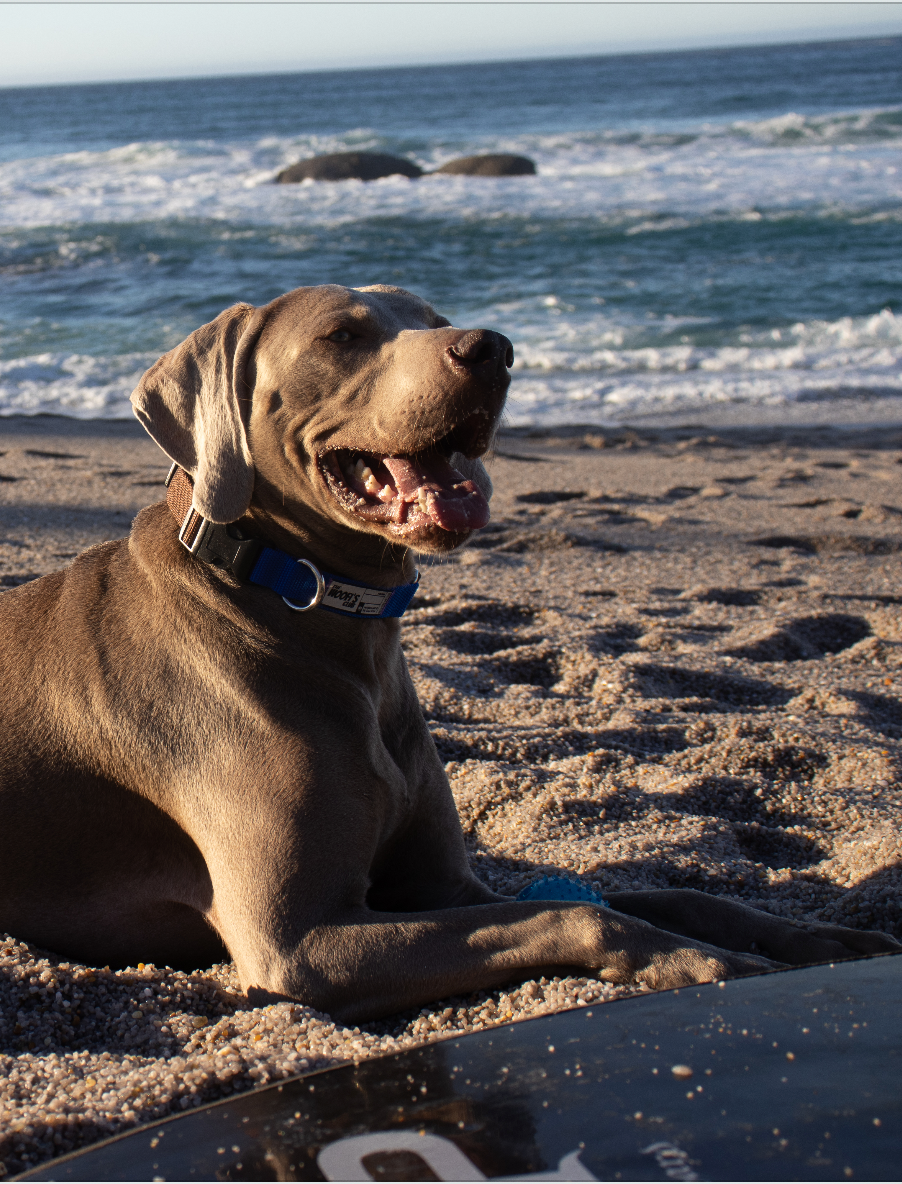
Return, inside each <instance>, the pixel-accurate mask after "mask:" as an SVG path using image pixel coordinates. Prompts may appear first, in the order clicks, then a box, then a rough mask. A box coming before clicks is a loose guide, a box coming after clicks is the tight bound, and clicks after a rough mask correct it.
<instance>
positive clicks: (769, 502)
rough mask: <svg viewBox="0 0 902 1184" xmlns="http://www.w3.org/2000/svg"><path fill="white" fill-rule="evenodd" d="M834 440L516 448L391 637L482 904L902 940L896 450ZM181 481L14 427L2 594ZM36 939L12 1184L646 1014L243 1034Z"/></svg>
mask: <svg viewBox="0 0 902 1184" xmlns="http://www.w3.org/2000/svg"><path fill="white" fill-rule="evenodd" d="M839 410H840V409H838V408H834V415H833V420H832V423H831V422H821V423H819V422H816V421H814V420H812V418H811V417H810V416H809V417H808V418H807V419H805V417H804V416H803V415H802V413H801V412H799V411H798V410H796V412H795V413H794V416H793V419H792V420H791V421H787V420H786V419H785V417H784V422H783V423H782V424H780V425H778V426H774V425H773V423H771V422H767V421H766V416H764V415H763V414H762V415H761V416H760V417H759V418H760V420H761V422H757V423H748V422H746V423H745V424H744V425H737V424H736V423H735V422H730V418H729V416H721V417H719V419H718V420H717V421H715V420H713V419H712V418H710V417H709V418H708V419H707V420H706V422H705V423H704V424H695V425H686V424H682V425H680V424H678V423H667V422H666V421H662V422H661V423H658V424H642V425H640V426H638V427H633V428H629V429H627V428H617V429H611V430H607V429H599V428H585V429H580V428H572V429H570V428H568V429H556V430H554V431H545V432H537V431H527V430H522V431H513V430H511V431H508V432H506V433H503V434H502V435H501V437H500V438H499V441H498V445H497V450H496V453H495V455H494V457H493V458H492V460H491V462H490V466H489V467H490V472H491V474H492V478H493V480H494V482H495V489H496V494H495V498H494V501H493V519H492V522H491V524H490V525H489V526H488V527H487V528H486V529H485V530H484V531H482V532H481V533H480V534H479V536H478V537H476V538H474V539H473V540H472V542H471V543H470V545H469V546H468V547H467V548H466V549H465V550H464V551H463V552H461V553H460V554H459V555H457V556H456V557H455V558H454V560H453V561H452V562H448V563H444V564H440V565H432V566H424V568H423V572H422V592H421V594H420V595H419V596H418V597H417V598H416V600H415V601H414V603H413V606H412V608H411V610H410V611H409V613H408V614H407V617H406V618H405V623H404V639H405V649H406V652H407V655H408V659H409V662H410V666H411V670H412V673H413V677H414V680H415V683H416V686H417V689H418V692H419V696H420V700H421V703H422V705H423V709H424V711H425V713H426V716H427V718H428V720H429V723H430V727H431V729H432V732H433V736H434V738H435V742H436V744H437V746H438V748H439V751H440V753H441V755H442V757H443V759H444V760H445V761H446V767H447V771H448V775H449V778H450V780H451V784H452V787H453V789H454V793H455V796H456V799H457V803H458V807H459V810H460V814H461V818H462V820H463V825H464V828H465V832H466V835H467V840H468V844H469V848H470V852H471V857H472V861H473V865H474V867H475V868H476V870H477V871H478V873H479V875H481V876H482V877H483V878H484V879H485V880H486V881H487V882H488V883H490V884H491V885H492V886H493V887H494V888H496V889H497V890H499V891H501V892H510V893H516V892H518V891H519V890H520V889H521V888H523V887H524V886H525V885H526V884H528V883H530V882H531V881H533V880H534V879H537V878H539V877H541V876H543V875H546V874H566V875H571V876H574V877H579V878H581V879H582V880H583V881H584V882H585V883H586V884H589V885H591V886H593V887H595V888H597V889H600V890H601V891H604V890H606V889H607V890H613V889H616V888H628V887H693V888H699V889H702V890H705V891H709V892H713V893H718V894H723V895H728V896H731V897H734V898H736V899H740V900H743V901H746V902H747V903H750V904H753V905H756V906H758V907H760V908H764V909H768V910H770V911H771V912H774V913H779V914H781V915H784V916H787V917H793V918H797V919H801V920H805V919H810V920H831V921H835V922H838V923H841V924H844V925H850V926H854V927H859V928H879V929H884V930H886V931H888V932H891V933H894V934H895V935H896V936H897V937H902V912H900V908H899V890H900V880H902V874H900V869H902V840H900V837H899V829H898V813H899V805H900V797H902V794H900V788H899V780H900V779H899V765H900V755H902V747H900V737H902V698H900V693H902V621H900V605H902V581H900V559H902V530H900V527H902V422H900V423H896V422H894V421H893V420H891V419H889V418H888V417H886V418H884V421H883V422H879V423H874V424H873V425H872V426H870V427H860V426H856V425H855V423H854V421H853V422H849V423H848V424H843V423H842V422H841V423H840V426H835V425H836V421H837V420H839V421H842V420H843V419H845V418H846V417H845V416H844V415H842V414H840V413H839ZM825 418H826V413H825ZM849 418H850V419H851V418H852V417H851V416H850V417H849ZM167 467H168V464H167V462H166V460H165V458H164V457H163V456H162V454H161V453H160V452H159V451H158V450H157V449H156V447H155V446H154V445H153V444H152V442H151V441H150V440H148V439H147V437H146V436H145V435H144V433H143V432H142V430H141V429H140V428H139V427H138V426H137V425H136V424H132V423H129V422H125V421H105V422H101V421H75V420H65V419H59V418H50V417H46V418H36V419H32V420H29V419H21V418H18V419H17V418H10V419H4V420H0V586H2V587H5V588H9V587H12V586H15V585H17V584H20V583H22V582H23V581H25V580H30V579H33V578H35V577H38V576H40V575H43V574H45V573H47V572H50V571H54V570H56V569H57V568H59V567H62V566H64V565H65V564H66V563H67V562H68V561H69V560H70V559H71V558H72V557H73V556H74V555H75V554H77V553H78V552H79V551H81V550H82V549H84V548H85V547H87V546H90V545H92V544H95V543H98V542H102V541H103V540H105V539H111V538H117V537H120V536H122V535H124V534H125V533H126V532H127V530H128V528H129V523H130V521H131V518H132V517H133V515H134V513H135V512H136V511H137V510H138V509H139V508H141V507H142V506H144V505H147V504H149V503H151V502H153V501H157V500H161V497H162V481H163V477H164V475H165V473H166V469H167ZM27 936H28V935H27V934H10V935H7V936H6V938H5V939H4V940H3V941H2V942H0V1176H2V1175H4V1174H8V1175H14V1174H15V1173H17V1172H20V1171H22V1170H24V1169H25V1168H27V1167H29V1166H34V1165H35V1164H37V1163H39V1162H42V1161H45V1160H46V1159H48V1158H50V1157H52V1156H54V1155H58V1154H61V1153H63V1152H65V1151H69V1150H72V1149H74V1148H76V1147H80V1146H84V1145H86V1144H88V1143H90V1142H92V1141H96V1140H98V1139H101V1138H104V1137H107V1136H108V1135H110V1134H113V1133H116V1132H119V1131H123V1130H126V1129H128V1128H130V1127H132V1126H135V1125H137V1124H140V1123H145V1122H150V1121H153V1120H155V1119H159V1118H161V1117H163V1116H165V1115H170V1114H173V1113H180V1112H182V1111H183V1110H185V1109H187V1108H188V1107H192V1106H195V1105H198V1104H200V1103H202V1102H205V1101H211V1100H213V1099H216V1098H219V1097H223V1096H226V1095H228V1094H230V1093H232V1092H234V1091H238V1090H244V1089H247V1088H250V1087H252V1086H253V1085H255V1084H259V1083H263V1082H267V1081H272V1080H275V1079H278V1078H279V1077H281V1076H286V1075H289V1074H293V1073H298V1072H303V1071H306V1070H309V1069H312V1068H321V1067H325V1066H327V1065H330V1064H337V1063H340V1062H342V1061H345V1060H348V1059H353V1058H362V1057H368V1056H374V1055H379V1054H382V1053H387V1052H393V1051H396V1050H398V1049H401V1048H408V1047H411V1046H412V1045H414V1044H417V1043H422V1042H424V1041H428V1040H432V1039H438V1038H441V1037H444V1036H447V1035H450V1034H452V1033H457V1032H462V1031H470V1030H474V1029H479V1028H482V1027H485V1026H489V1025H491V1024H494V1023H498V1022H501V1021H508V1022H509V1021H510V1020H511V1019H518V1018H527V1017H529V1016H531V1015H536V1014H538V1013H540V1012H544V1011H549V1010H557V1009H561V1008H565V1007H573V1006H579V1005H584V1004H586V1003H588V1002H597V1001H604V1000H607V999H612V998H617V997H622V996H623V995H624V994H629V993H631V992H634V991H637V990H640V989H642V988H640V987H619V988H614V987H610V986H606V985H604V984H601V983H599V982H598V981H597V980H593V979H587V978H566V979H554V980H545V979H542V980H538V981H532V982H528V983H519V982H517V983H511V984H509V985H508V986H507V987H506V988H505V989H503V990H499V991H495V992H492V993H488V994H486V993H480V994H478V995H474V996H468V997H466V998H453V999H443V1000H438V1001H436V1003H435V1004H434V1006H432V1007H430V1008H426V1009H424V1010H423V1011H422V1012H419V1013H416V1014H412V1013H408V1014H405V1015H399V1016H397V1017H393V1018H392V1019H390V1020H386V1021H381V1022H379V1023H374V1024H370V1025H365V1026H363V1027H360V1028H353V1029H347V1028H343V1027H341V1026H340V1025H335V1024H333V1023H332V1022H331V1021H330V1019H329V1017H328V1016H323V1015H321V1014H319V1013H316V1012H314V1011H311V1010H310V1009H309V1008H306V1007H303V1006H301V1005H294V1006H292V1005H289V1004H280V1005H278V1006H274V1007H270V1008H264V1009H250V1008H248V1007H247V1005H246V1002H245V1001H244V1000H243V999H242V997H241V995H240V992H239V988H238V984H237V981H236V980H235V977H234V974H233V970H232V968H231V967H230V966H227V965H224V966H218V967H212V968H210V967H198V968H197V971H196V973H192V974H185V973H181V972H179V973H175V972H172V971H169V970H166V969H161V968H156V967H153V966H144V965H142V966H138V967H134V968H130V969H128V970H125V971H119V972H112V971H109V970H107V969H104V968H98V967H87V966H83V965H80V964H76V963H69V962H66V961H60V959H59V957H57V956H55V955H54V954H53V953H50V952H47V951H43V950H39V949H36V948H34V947H32V946H29V945H28V944H27V943H26V942H25V939H26V938H27Z"/></svg>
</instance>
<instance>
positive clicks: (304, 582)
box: [247, 546, 419, 617]
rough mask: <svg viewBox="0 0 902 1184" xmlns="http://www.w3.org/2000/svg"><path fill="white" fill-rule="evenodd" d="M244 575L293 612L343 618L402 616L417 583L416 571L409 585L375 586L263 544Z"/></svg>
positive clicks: (411, 598)
mask: <svg viewBox="0 0 902 1184" xmlns="http://www.w3.org/2000/svg"><path fill="white" fill-rule="evenodd" d="M247 578H248V580H249V581H250V583H252V584H260V585H262V586H263V587H264V588H271V589H272V590H273V592H278V594H279V595H280V596H281V597H282V599H283V600H284V601H285V603H286V604H287V605H288V607H289V608H292V609H294V610H295V611H296V612H306V611H307V609H310V608H322V609H325V610H326V612H329V613H341V614H342V616H346V617H402V616H403V615H404V611H405V609H406V608H407V606H408V605H409V604H410V602H411V600H413V597H414V593H415V592H416V590H417V587H418V586H419V572H418V573H417V579H416V580H415V581H414V583H412V584H400V585H398V586H397V587H395V588H376V587H374V586H373V585H372V584H362V583H361V582H360V581H359V580H349V579H348V578H347V576H333V575H332V574H331V573H330V572H327V571H320V570H319V568H318V567H317V566H316V564H314V563H311V562H310V560H309V559H294V558H292V556H291V555H288V554H286V552H285V551H277V550H276V549H275V547H266V546H264V547H262V548H261V550H260V555H259V557H258V559H257V562H256V563H255V564H254V567H253V570H252V571H251V573H250V575H249V576H248V577H247ZM295 601H300V602H301V603H300V604H296V603H294V602H295Z"/></svg>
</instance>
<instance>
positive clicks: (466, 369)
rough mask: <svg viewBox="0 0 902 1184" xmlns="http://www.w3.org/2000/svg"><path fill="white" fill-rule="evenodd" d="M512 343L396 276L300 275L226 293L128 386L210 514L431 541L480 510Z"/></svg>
mask: <svg viewBox="0 0 902 1184" xmlns="http://www.w3.org/2000/svg"><path fill="white" fill-rule="evenodd" d="M512 361H513V349H512V347H511V344H510V342H509V341H508V340H507V338H506V337H502V336H501V334H500V333H495V332H492V331H491V330H486V329H471V330H463V329H455V328H452V326H451V325H450V324H449V322H448V321H447V320H445V318H444V317H440V316H438V315H437V314H436V313H435V311H434V310H433V309H432V308H431V307H430V306H429V305H428V304H427V303H426V302H425V301H423V300H420V299H419V298H418V297H416V296H413V295H412V294H411V293H409V292H405V291H403V290H402V289H400V288H390V287H383V286H381V285H380V286H377V287H372V288H360V289H352V288H342V287H338V286H335V285H326V286H323V287H317V288H298V289H297V290H296V291H294V292H289V293H288V294H287V295H285V296H281V297H279V298H278V299H277V300H274V301H273V302H272V304H269V305H266V306H265V307H264V308H260V309H254V308H252V307H251V306H250V305H236V306H235V307H234V308H230V309H227V310H226V311H225V312H224V313H222V314H221V315H220V316H219V317H217V318H216V320H215V321H212V322H211V323H210V324H208V325H204V326H203V327H202V328H200V329H198V330H197V331H196V332H195V333H192V334H191V336H190V337H189V338H188V339H187V340H186V341H184V342H183V343H182V344H181V345H180V346H178V347H177V348H176V349H174V350H172V351H171V352H170V353H168V354H166V355H165V356H164V357H162V358H161V359H160V360H159V361H158V362H157V363H156V364H155V365H154V366H152V367H151V368H150V369H149V370H148V371H147V373H146V374H145V375H144V377H143V378H142V379H141V382H140V383H139V384H138V387H137V389H136V390H135V392H134V394H133V395H132V403H133V404H134V408H135V413H136V414H137V416H138V418H139V419H140V420H141V422H142V423H143V424H144V426H145V428H146V429H147V430H148V432H149V433H150V435H151V436H152V437H153V438H154V440H156V442H157V443H158V444H159V445H160V447H161V448H162V449H163V451H164V452H166V453H167V455H168V456H170V457H171V458H172V460H174V461H176V462H177V463H178V464H179V465H180V466H181V467H182V468H184V469H185V470H186V471H187V472H189V473H191V475H192V476H193V477H194V481H195V486H194V506H195V508H196V509H197V510H198V511H199V513H201V514H202V515H203V516H204V517H205V518H209V519H210V520H211V521H213V522H233V521H236V520H237V519H239V518H241V517H242V516H244V515H245V514H246V513H247V512H248V511H249V510H250V513H251V515H252V516H254V517H258V516H260V515H262V516H264V517H269V518H270V519H272V520H274V521H277V522H279V523H280V524H281V525H282V526H283V527H290V525H291V524H294V525H295V526H296V527H300V528H301V530H302V532H308V533H309V532H312V534H313V535H315V536H323V534H324V532H325V534H329V533H330V532H332V533H334V528H335V527H336V526H340V527H343V528H345V529H347V528H351V529H353V530H355V531H358V532H363V533H365V534H369V535H377V536H381V538H382V539H383V540H387V541H389V542H392V543H401V544H404V545H407V546H412V547H414V548H416V549H417V550H422V551H445V550H449V549H450V548H452V547H454V546H456V545H458V544H459V543H461V542H462V541H463V540H464V539H465V538H466V537H467V535H468V534H469V532H470V531H471V530H474V529H478V528H479V527H481V526H484V525H485V524H486V522H487V521H488V516H489V512H488V496H489V495H490V493H491V483H490V481H489V478H488V474H487V473H486V471H485V469H484V468H483V466H482V464H481V462H480V461H479V457H480V456H482V455H483V454H484V453H485V451H486V449H487V448H488V447H489V445H490V443H491V441H492V437H493V435H494V431H495V428H496V425H497V422H498V417H499V415H500V413H501V409H502V406H503V404H504V399H505V395H506V392H507V388H508V385H509V383H510V373H509V369H508V368H509V366H510V365H511V363H512Z"/></svg>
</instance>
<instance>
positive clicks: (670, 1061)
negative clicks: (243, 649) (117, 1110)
mask: <svg viewBox="0 0 902 1184" xmlns="http://www.w3.org/2000/svg"><path fill="white" fill-rule="evenodd" d="M900 1170H902V955H888V956H883V957H878V958H870V959H862V960H859V961H855V962H844V963H836V964H835V965H831V966H816V967H806V968H804V969H799V970H789V971H782V972H779V973H775V974H768V975H762V976H758V977H754V978H747V979H740V980H735V981H732V982H727V983H724V984H722V985H720V984H716V983H712V984H709V985H707V986H702V987H690V988H684V989H682V990H680V991H667V992H661V993H657V994H649V995H645V996H641V997H639V998H633V999H626V1000H622V1001H620V1002H615V1003H610V1004H606V1005H602V1006H594V1007H593V1006H590V1007H586V1008H582V1009H577V1010H574V1011H568V1012H564V1013H561V1014H558V1015H553V1016H546V1017H541V1018H539V1019H535V1020H528V1021H524V1022H522V1023H518V1024H514V1025H507V1026H504V1027H499V1028H494V1029H492V1030H490V1031H486V1032H480V1033H478V1034H474V1035H471V1036H465V1037H459V1038H456V1039H449V1040H446V1041H442V1042H440V1043H437V1044H432V1045H429V1046H427V1047H424V1048H418V1049H416V1050H414V1051H412V1052H406V1053H400V1054H395V1055H392V1056H387V1057H381V1058H378V1059H375V1060H370V1061H364V1062H362V1063H360V1064H359V1065H346V1066H341V1067H340V1068H336V1069H328V1070H325V1071H322V1072H319V1073H312V1074H308V1075H307V1076H304V1077H298V1078H293V1079H291V1080H290V1081H286V1082H283V1083H282V1084H280V1085H276V1086H268V1087H265V1088H262V1089H259V1090H255V1091H252V1092H250V1093H247V1094H244V1095H242V1096H240V1097H237V1098H231V1099H229V1100H227V1101H223V1102H217V1103H214V1104H212V1105H209V1106H205V1107H203V1108H202V1109H199V1110H197V1111H194V1112H193V1113H191V1114H187V1115H184V1116H179V1117H177V1118H172V1119H169V1120H167V1121H164V1122H160V1123H155V1124H154V1125H152V1126H146V1127H142V1128H140V1129H139V1130H137V1131H134V1132H132V1133H130V1134H127V1135H121V1136H119V1137H117V1138H114V1139H110V1140H108V1141H107V1142H106V1143H102V1144H98V1145H97V1146H95V1147H91V1148H88V1149H86V1150H84V1151H81V1152H77V1153H75V1154H73V1155H69V1156H65V1157H63V1158H61V1159H58V1160H55V1161H53V1162H51V1163H49V1164H45V1165H43V1166H42V1167H40V1168H37V1169H34V1170H32V1171H30V1172H28V1173H26V1174H25V1175H23V1176H20V1177H18V1178H19V1179H28V1180H154V1179H157V1180H323V1179H331V1180H436V1179H437V1180H484V1179H499V1178H513V1179H517V1180H523V1179H529V1178H534V1179H543V1178H544V1179H546V1180H547V1179H558V1180H592V1179H597V1180H662V1181H663V1180H845V1179H849V1180H898V1179H899V1173H900Z"/></svg>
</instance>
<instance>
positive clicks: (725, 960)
mask: <svg viewBox="0 0 902 1184" xmlns="http://www.w3.org/2000/svg"><path fill="white" fill-rule="evenodd" d="M780 965H781V964H780V963H779V962H772V961H771V960H770V959H769V958H761V957H758V956H756V955H754V954H735V953H732V952H730V951H728V950H718V949H716V948H714V947H713V946H709V947H705V946H698V947H696V946H682V947H680V948H678V949H676V950H672V951H671V952H669V953H661V954H657V955H656V956H655V957H654V958H652V959H651V961H650V962H649V963H648V965H647V966H644V967H642V968H641V969H640V970H636V971H634V972H633V975H632V981H634V982H643V983H645V985H646V986H647V987H651V988H652V989H653V990H656V991H665V990H670V989H672V988H673V987H688V986H691V985H692V984H693V983H711V982H716V981H717V980H719V979H725V978H741V977H742V976H743V975H746V974H761V973H763V972H764V971H767V970H777V969H779V968H780ZM599 978H604V979H605V981H608V982H610V981H616V980H612V979H609V978H607V975H606V973H605V972H602V974H600V975H599Z"/></svg>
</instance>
